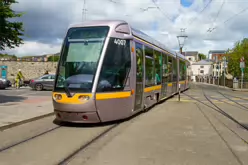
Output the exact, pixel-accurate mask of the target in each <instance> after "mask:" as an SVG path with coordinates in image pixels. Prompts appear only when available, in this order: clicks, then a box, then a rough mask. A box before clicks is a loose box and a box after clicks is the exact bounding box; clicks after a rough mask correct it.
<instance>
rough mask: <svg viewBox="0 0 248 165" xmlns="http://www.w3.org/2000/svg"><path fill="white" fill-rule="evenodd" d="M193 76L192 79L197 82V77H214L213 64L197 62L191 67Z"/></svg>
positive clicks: (208, 61)
mask: <svg viewBox="0 0 248 165" xmlns="http://www.w3.org/2000/svg"><path fill="white" fill-rule="evenodd" d="M191 70H192V76H191V79H193V81H196V76H198V77H203V78H204V77H207V76H212V73H213V62H212V61H210V60H201V61H198V62H195V63H193V64H192V65H191Z"/></svg>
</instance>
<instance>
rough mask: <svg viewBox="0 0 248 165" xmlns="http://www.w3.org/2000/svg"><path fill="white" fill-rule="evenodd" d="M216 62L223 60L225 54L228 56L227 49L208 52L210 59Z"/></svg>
mask: <svg viewBox="0 0 248 165" xmlns="http://www.w3.org/2000/svg"><path fill="white" fill-rule="evenodd" d="M210 56H211V60H212V61H214V62H216V63H217V62H219V61H221V60H222V58H223V57H224V56H226V51H225V50H210V51H209V52H208V59H210Z"/></svg>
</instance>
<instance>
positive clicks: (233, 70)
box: [227, 38, 248, 78]
mask: <svg viewBox="0 0 248 165" xmlns="http://www.w3.org/2000/svg"><path fill="white" fill-rule="evenodd" d="M227 54H228V71H229V73H230V74H232V75H233V76H235V77H241V69H240V58H241V57H244V58H245V62H247V60H248V38H245V39H243V40H242V41H238V42H236V43H235V45H234V48H233V49H231V50H229V51H228V53H227ZM244 76H245V78H248V67H247V65H246V67H245V69H244Z"/></svg>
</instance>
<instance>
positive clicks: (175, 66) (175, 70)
mask: <svg viewBox="0 0 248 165" xmlns="http://www.w3.org/2000/svg"><path fill="white" fill-rule="evenodd" d="M172 81H173V82H176V81H177V60H176V59H175V58H173V78H172Z"/></svg>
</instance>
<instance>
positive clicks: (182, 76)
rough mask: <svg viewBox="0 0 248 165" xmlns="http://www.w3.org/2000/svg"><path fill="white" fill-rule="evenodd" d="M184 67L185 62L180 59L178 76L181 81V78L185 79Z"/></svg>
mask: <svg viewBox="0 0 248 165" xmlns="http://www.w3.org/2000/svg"><path fill="white" fill-rule="evenodd" d="M185 69H186V68H185V62H184V61H181V60H180V65H179V71H180V72H179V74H180V76H179V80H180V81H182V80H185V76H186V75H185V74H186V70H185Z"/></svg>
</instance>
